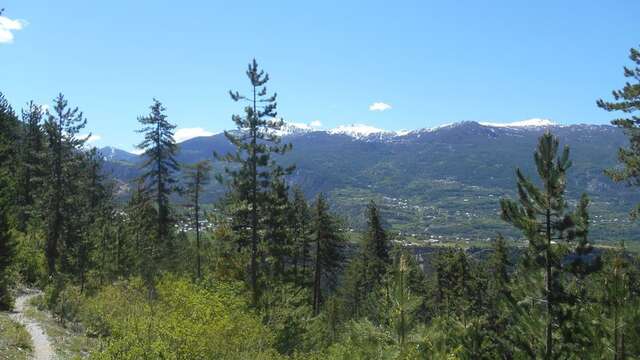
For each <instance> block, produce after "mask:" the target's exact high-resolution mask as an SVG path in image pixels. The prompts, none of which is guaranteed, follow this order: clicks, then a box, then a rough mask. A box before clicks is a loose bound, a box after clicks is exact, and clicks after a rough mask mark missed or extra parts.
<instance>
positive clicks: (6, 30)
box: [0, 16, 27, 44]
mask: <svg viewBox="0 0 640 360" xmlns="http://www.w3.org/2000/svg"><path fill="white" fill-rule="evenodd" d="M25 26H27V22H26V21H24V20H19V19H16V20H12V19H9V18H8V17H6V16H0V44H11V43H12V42H13V31H18V30H22V29H23V28H24V27H25Z"/></svg>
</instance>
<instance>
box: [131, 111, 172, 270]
mask: <svg viewBox="0 0 640 360" xmlns="http://www.w3.org/2000/svg"><path fill="white" fill-rule="evenodd" d="M149 109H150V112H149V114H148V115H147V116H140V117H138V122H139V123H140V124H141V125H142V128H141V129H140V130H138V132H140V133H142V134H144V140H143V141H142V142H141V143H140V144H138V149H140V150H143V151H144V153H143V154H144V156H145V161H144V162H143V163H142V165H141V166H142V168H143V169H144V172H143V174H142V176H141V177H140V179H139V180H140V182H142V183H143V184H144V187H143V191H144V192H145V193H146V194H147V195H148V196H149V197H150V198H152V199H153V202H154V206H155V210H156V221H155V231H154V235H155V238H154V242H152V243H151V245H152V246H151V249H149V251H150V255H149V256H150V258H151V259H152V260H151V261H153V262H158V261H160V260H164V261H167V260H168V259H169V256H170V254H171V253H172V250H174V249H173V248H172V246H173V243H172V241H173V239H172V236H173V232H172V231H173V224H174V219H172V217H171V215H172V214H171V206H170V202H169V196H170V195H171V194H172V193H173V191H174V190H176V183H177V179H176V178H175V176H174V173H175V172H176V171H177V170H178V163H177V161H176V159H175V155H176V152H177V151H178V147H177V145H176V142H175V140H174V139H173V131H174V129H175V127H176V126H175V125H173V124H171V123H170V122H169V121H168V120H167V115H165V113H164V112H165V110H166V109H165V108H164V106H163V105H162V103H160V102H159V101H158V100H156V99H153V104H152V105H151V106H150V107H149ZM147 273H149V275H150V276H151V277H153V276H155V273H154V272H149V271H147ZM149 281H151V280H149Z"/></svg>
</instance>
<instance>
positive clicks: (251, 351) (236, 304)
mask: <svg viewBox="0 0 640 360" xmlns="http://www.w3.org/2000/svg"><path fill="white" fill-rule="evenodd" d="M204 283H207V282H206V281H205V282H204ZM83 314H84V315H83V317H84V319H85V321H86V324H87V325H88V326H89V328H90V329H91V330H92V331H93V332H95V333H96V334H98V335H101V336H108V337H107V338H105V344H104V348H103V350H102V351H100V352H96V353H94V354H92V357H93V358H94V359H139V358H154V359H159V358H163V359H178V358H181V359H275V358H279V355H278V353H277V351H276V350H275V349H274V347H273V343H274V339H273V336H272V335H271V334H270V332H269V331H268V329H267V328H266V327H265V326H264V325H263V324H262V322H261V321H260V318H259V317H258V316H256V315H255V314H254V313H253V311H252V310H251V309H249V307H248V306H247V304H246V302H245V301H244V299H243V298H242V297H240V296H238V287H237V286H235V285H230V284H224V283H217V284H216V285H211V284H210V285H196V284H194V283H192V282H191V281H189V280H184V279H179V278H174V277H164V278H163V279H161V281H160V282H159V283H158V285H157V286H156V289H155V291H154V292H148V291H146V289H145V288H144V286H143V284H142V282H141V281H139V280H132V281H128V282H123V283H120V284H116V285H113V286H109V287H107V288H105V289H104V290H103V291H101V292H100V293H99V294H98V295H97V296H96V297H95V298H93V299H91V300H89V301H88V302H87V305H86V306H85V307H84V308H83Z"/></svg>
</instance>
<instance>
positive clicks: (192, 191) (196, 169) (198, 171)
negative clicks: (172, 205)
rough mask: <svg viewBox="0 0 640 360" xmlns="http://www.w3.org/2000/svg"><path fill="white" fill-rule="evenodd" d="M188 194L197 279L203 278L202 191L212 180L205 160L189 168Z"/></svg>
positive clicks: (208, 165)
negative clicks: (193, 233)
mask: <svg viewBox="0 0 640 360" xmlns="http://www.w3.org/2000/svg"><path fill="white" fill-rule="evenodd" d="M186 170H187V172H186V176H187V184H186V186H187V188H186V190H187V194H189V201H190V204H189V205H190V206H191V207H192V209H193V225H194V228H195V229H196V278H197V279H200V278H201V277H202V269H201V250H200V206H201V205H200V204H201V196H202V190H203V188H204V187H205V186H207V185H208V184H209V180H210V178H211V176H210V174H211V162H209V161H208V160H203V161H200V162H197V163H195V164H194V165H192V166H189V167H187V169H186Z"/></svg>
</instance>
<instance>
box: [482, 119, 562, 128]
mask: <svg viewBox="0 0 640 360" xmlns="http://www.w3.org/2000/svg"><path fill="white" fill-rule="evenodd" d="M479 124H480V125H484V126H491V127H540V126H555V125H558V124H556V123H554V122H553V121H551V120H549V119H538V118H533V119H527V120H521V121H515V122H510V123H491V122H481V123H479Z"/></svg>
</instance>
